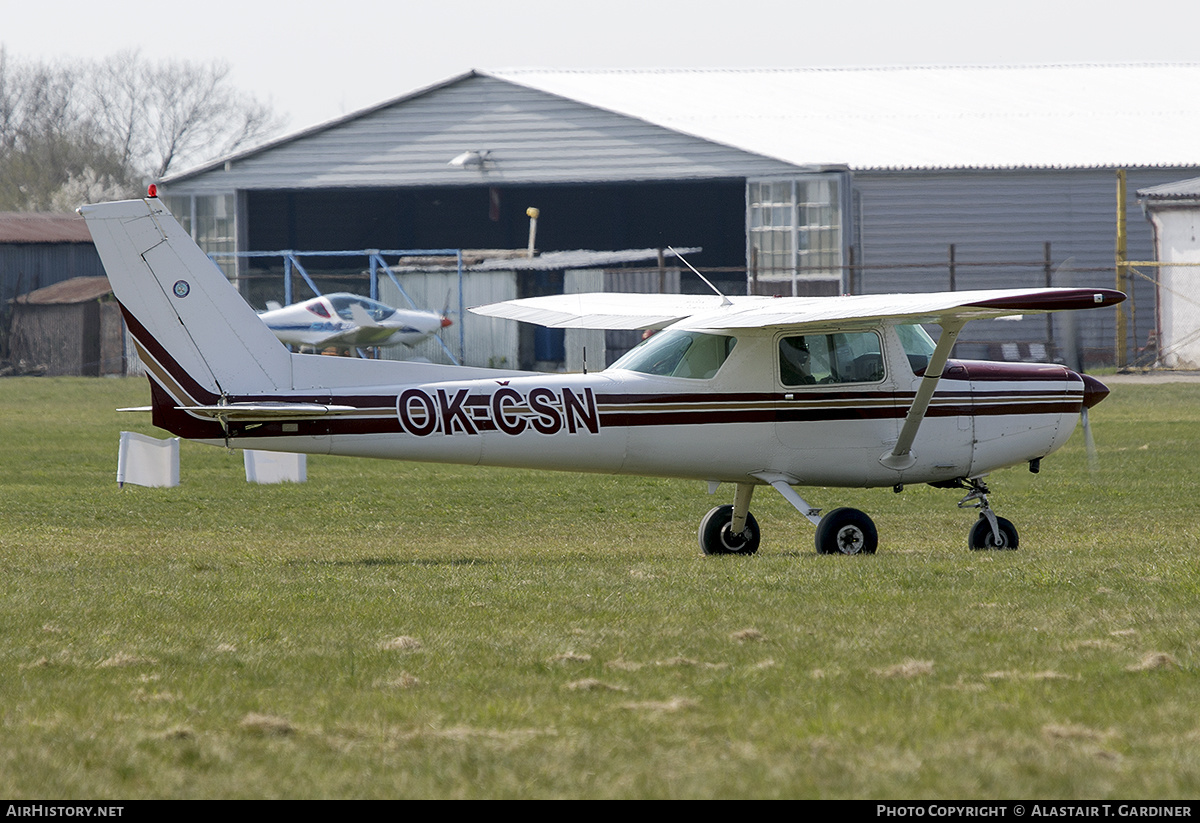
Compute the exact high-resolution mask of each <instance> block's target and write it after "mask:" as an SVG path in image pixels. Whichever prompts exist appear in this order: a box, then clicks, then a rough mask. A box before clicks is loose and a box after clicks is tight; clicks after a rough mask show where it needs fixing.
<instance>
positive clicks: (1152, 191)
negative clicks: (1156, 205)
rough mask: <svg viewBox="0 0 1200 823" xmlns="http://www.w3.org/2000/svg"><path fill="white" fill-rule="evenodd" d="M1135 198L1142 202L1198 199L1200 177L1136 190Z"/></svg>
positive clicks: (1199, 194) (1199, 195)
mask: <svg viewBox="0 0 1200 823" xmlns="http://www.w3.org/2000/svg"><path fill="white" fill-rule="evenodd" d="M1137 196H1138V197H1139V198H1141V199H1143V200H1194V199H1196V198H1198V197H1200V177H1192V178H1190V179H1188V180H1180V181H1179V182H1177V183H1163V184H1162V185H1161V186H1148V187H1146V188H1144V189H1138V192H1137Z"/></svg>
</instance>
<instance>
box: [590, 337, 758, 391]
mask: <svg viewBox="0 0 1200 823" xmlns="http://www.w3.org/2000/svg"><path fill="white" fill-rule="evenodd" d="M736 343H737V338H734V337H728V336H726V335H723V334H705V333H703V332H694V331H671V330H668V331H663V332H659V333H658V334H656V335H654V336H653V337H650V338H649V339H647V340H644V341H642V342H641V343H640V344H639V345H637V346H636V347H634V348H632V349H630V350H629V352H628V353H626V355H625V356H624V357H622V358H621V359H620V360H618V361H617V362H615V363H613V364H612V366H610V367H609V368H613V369H628V370H629V371H636V372H641V373H643V374H657V375H662V376H664V377H688V378H691V379H693V380H708V379H709V378H711V377H713V376H715V375H716V373H717V370H718V369H720V368H721V365H722V364H723V363H724V362H725V360H726V359H727V358H728V357H729V353H730V352H731V351H733V347H734V345H735V344H736Z"/></svg>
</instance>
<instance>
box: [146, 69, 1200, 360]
mask: <svg viewBox="0 0 1200 823" xmlns="http://www.w3.org/2000/svg"><path fill="white" fill-rule="evenodd" d="M1198 87H1200V64H1196V65H1191V64H1188V65H1165V64H1132V65H1062V66H1014V67H913V68H863V69H793V70H782V69H781V70H715V69H714V70H657V71H655V70H621V71H555V70H513V71H469V72H466V73H464V74H461V75H459V76H456V77H452V78H449V79H448V80H446V81H444V82H442V83H438V84H436V85H433V86H430V87H428V88H422V89H418V90H416V91H413V92H411V93H409V94H405V95H403V96H401V97H398V98H395V99H393V100H389V101H386V102H384V103H381V104H380V105H377V106H374V107H372V108H369V109H366V110H363V111H359V112H356V113H354V114H351V115H349V116H347V117H344V118H340V119H338V120H334V121H331V122H329V123H325V124H322V125H319V126H316V127H313V128H309V129H306V130H303V131H300V132H298V133H295V134H291V135H288V136H286V137H284V138H282V139H280V140H276V141H274V142H272V143H269V144H267V145H264V146H262V147H259V148H257V149H254V150H251V151H248V152H245V153H242V154H238V155H236V156H232V157H229V158H225V159H223V160H220V161H216V162H214V163H211V164H208V165H205V166H202V167H199V168H195V169H192V170H189V171H186V172H184V173H180V174H177V175H173V176H171V177H168V178H166V179H164V180H163V181H161V185H160V192H161V195H162V196H163V197H164V199H165V200H166V202H167V204H168V206H169V207H170V208H171V210H172V211H173V212H174V213H175V214H176V215H178V216H180V217H181V218H182V219H183V222H184V223H185V225H187V226H189V227H190V230H191V231H192V233H193V236H195V237H196V239H197V240H198V241H199V242H200V244H201V245H202V247H204V248H205V249H206V250H207V251H210V252H228V251H240V252H241V251H268V250H280V249H308V250H316V249H432V248H456V249H464V248H465V249H478V248H491V249H495V248H507V249H520V248H523V247H524V246H525V244H526V241H527V237H528V232H529V219H528V217H527V216H526V210H527V209H528V208H529V207H536V208H537V209H539V211H540V218H539V223H538V226H537V247H538V249H539V250H540V251H559V250H578V249H590V250H620V249H647V248H663V247H665V246H676V247H683V246H691V247H700V248H701V249H702V251H701V252H698V253H697V254H696V256H695V258H694V259H693V260H692V262H694V263H695V264H696V265H697V266H698V267H699V268H700V269H701V270H702V271H704V272H706V273H707V274H708V275H709V276H710V277H711V279H713V280H714V281H715V282H717V283H718V284H719V285H720V286H721V288H722V289H725V290H729V291H731V292H737V293H745V292H746V291H753V292H757V293H780V294H793V293H797V294H835V293H843V292H854V293H889V292H899V291H935V290H944V289H948V288H954V289H968V288H980V287H995V286H1019V285H1025V286H1040V285H1045V284H1046V283H1047V282H1050V283H1052V284H1053V285H1092V284H1094V285H1103V286H1111V285H1113V282H1114V279H1113V278H1114V276H1115V271H1114V237H1115V233H1116V232H1115V219H1116V211H1117V210H1116V208H1115V198H1116V191H1117V185H1116V171H1117V170H1118V169H1124V170H1126V173H1127V174H1128V178H1129V187H1128V189H1129V191H1131V192H1132V191H1136V190H1137V189H1140V188H1145V187H1148V186H1154V185H1159V184H1162V183H1166V182H1169V181H1173V180H1178V179H1180V178H1181V177H1189V176H1195V175H1196V174H1200V144H1197V143H1196V142H1195V140H1194V139H1193V136H1194V135H1195V134H1196V133H1197V132H1198V131H1200V98H1197V97H1196V96H1195V95H1194V94H1192V93H1191V92H1192V90H1194V89H1195V88H1198ZM1128 254H1129V257H1130V258H1131V259H1139V258H1140V259H1145V258H1146V257H1148V256H1149V255H1151V254H1153V238H1152V232H1151V230H1150V228H1149V226H1148V225H1146V224H1145V223H1144V222H1141V221H1137V223H1136V224H1132V225H1131V226H1130V232H1129V251H1128ZM239 265H243V266H244V265H245V261H244V260H243V261H242V263H240V264H239ZM230 273H231V275H232V274H234V272H233V271H231V272H230ZM680 282H681V284H682V288H683V289H684V290H686V291H699V290H703V289H704V288H705V287H704V286H703V284H701V283H699V282H698V279H696V280H693V279H692V278H689V277H686V276H685V277H683V278H681V281H680ZM1153 301H1154V288H1153V284H1144V285H1138V286H1137V291H1136V293H1135V300H1133V301H1131V302H1130V303H1129V304H1127V307H1126V308H1125V309H1124V310H1125V311H1130V310H1131V307H1132V308H1133V309H1135V310H1136V315H1135V319H1134V322H1133V324H1132V332H1131V334H1130V339H1129V340H1127V341H1126V342H1125V345H1126V346H1127V347H1129V348H1133V347H1135V346H1136V345H1137V344H1138V338H1139V337H1144V336H1146V334H1147V332H1148V331H1149V330H1150V325H1151V324H1152V318H1153V316H1154V302H1153ZM1139 324H1140V327H1139ZM1081 325H1083V328H1082V329H1079V330H1078V332H1073V333H1072V334H1073V335H1075V336H1076V337H1077V339H1076V340H1073V341H1071V344H1070V345H1069V346H1068V345H1065V344H1064V340H1063V335H1064V329H1063V328H1062V327H1060V326H1059V325H1058V320H1057V319H1055V320H1051V321H1048V320H1047V319H1046V318H1026V319H1024V320H1021V321H1018V322H1008V323H999V322H996V323H991V324H988V323H979V324H973V325H972V326H970V327H968V330H967V332H968V335H970V339H964V340H963V341H962V342H960V344H959V346H958V349H957V354H958V356H965V357H973V356H990V355H994V354H995V353H996V351H997V346H998V345H1000V344H1001V343H1003V344H1005V351H1006V352H1007V351H1013V352H1018V354H1016V355H1015V356H1017V357H1021V358H1024V357H1038V356H1043V355H1044V356H1047V357H1055V356H1057V357H1058V358H1059V359H1065V358H1063V354H1064V352H1066V351H1067V350H1068V349H1070V350H1074V351H1078V352H1079V353H1081V357H1082V359H1083V360H1084V361H1085V362H1087V363H1099V362H1112V361H1113V360H1114V348H1115V346H1116V345H1118V344H1116V343H1115V330H1116V326H1117V324H1116V321H1115V316H1114V314H1113V313H1107V314H1106V315H1105V316H1102V317H1098V318H1090V317H1089V318H1088V320H1087V322H1086V324H1081ZM976 326H978V328H976ZM1014 346H1015V347H1017V348H1013V347H1014Z"/></svg>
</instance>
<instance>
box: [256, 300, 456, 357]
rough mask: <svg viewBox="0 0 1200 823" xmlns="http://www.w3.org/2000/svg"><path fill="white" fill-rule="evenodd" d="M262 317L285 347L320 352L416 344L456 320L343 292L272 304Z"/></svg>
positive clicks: (262, 313)
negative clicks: (289, 346) (282, 303)
mask: <svg viewBox="0 0 1200 823" xmlns="http://www.w3.org/2000/svg"><path fill="white" fill-rule="evenodd" d="M258 316H259V318H260V319H261V320H262V321H263V322H264V323H266V324H267V328H269V329H270V330H271V331H272V332H274V333H275V336H276V337H278V338H279V339H280V340H281V341H283V342H284V343H288V344H291V345H293V346H297V347H299V348H300V349H301V350H305V349H315V350H317V351H320V350H322V349H327V348H336V349H338V350H339V351H347V350H350V349H354V348H360V347H367V346H389V345H392V344H395V343H403V344H404V345H406V346H415V345H416V344H417V343H420V342H421V341H422V340H426V339H428V338H429V337H431V336H433V335H435V334H437V333H438V332H439V331H441V330H442V329H444V328H446V327H447V326H449V325H451V324H452V322H453V321H451V320H450V318H449V317H447V316H446V312H443V313H442V314H437V313H436V312H431V311H417V310H415V309H414V310H409V309H395V308H392V307H391V306H388V305H386V304H384V303H380V302H379V301H378V300H372V299H371V298H369V297H360V296H359V295H356V294H344V293H341V292H339V293H336V294H327V295H321V296H317V297H313V298H310V299H308V300H304V301H302V302H300V303H293V304H292V305H290V306H280V305H279V304H277V303H275V304H268V306H267V311H264V312H259V314H258Z"/></svg>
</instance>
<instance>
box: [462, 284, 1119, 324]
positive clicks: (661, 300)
mask: <svg viewBox="0 0 1200 823" xmlns="http://www.w3.org/2000/svg"><path fill="white" fill-rule="evenodd" d="M1124 299H1125V295H1124V294H1122V293H1121V292H1119V291H1114V290H1111V289H1061V288H1060V289H987V290H977V291H957V292H931V293H928V294H869V295H845V296H841V297H729V298H724V297H721V296H719V295H686V294H609V293H584V294H563V295H550V296H547V297H529V298H523V299H519V300H507V301H504V302H502V303H492V304H490V305H486V306H479V307H476V308H473V309H471V311H472V312H474V313H475V314H480V315H484V316H487V317H503V318H507V319H510V320H521V321H524V322H526V323H536V324H538V325H542V326H549V327H552V328H577V329H661V328H665V327H667V326H670V325H673V324H674V323H678V322H680V321H684V320H686V321H687V327H688V328H690V329H714V330H716V329H739V328H742V329H744V328H774V327H788V328H790V327H794V326H806V325H820V324H827V323H838V322H853V321H863V322H880V321H885V320H889V319H903V320H906V321H908V322H913V323H937V324H939V325H941V324H946V323H952V324H957V323H965V322H967V321H968V320H975V319H982V318H989V317H1005V316H1012V315H1020V314H1034V313H1041V312H1051V311H1062V310H1066V309H1095V308H1103V307H1105V306H1113V305H1116V304H1117V303H1120V302H1121V301H1122V300H1124Z"/></svg>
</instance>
